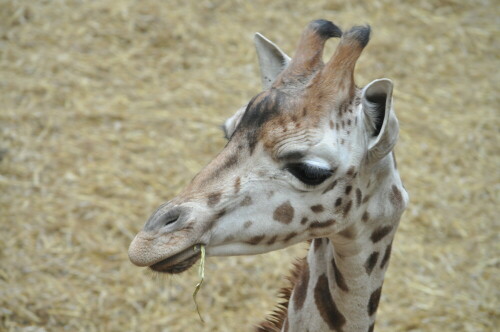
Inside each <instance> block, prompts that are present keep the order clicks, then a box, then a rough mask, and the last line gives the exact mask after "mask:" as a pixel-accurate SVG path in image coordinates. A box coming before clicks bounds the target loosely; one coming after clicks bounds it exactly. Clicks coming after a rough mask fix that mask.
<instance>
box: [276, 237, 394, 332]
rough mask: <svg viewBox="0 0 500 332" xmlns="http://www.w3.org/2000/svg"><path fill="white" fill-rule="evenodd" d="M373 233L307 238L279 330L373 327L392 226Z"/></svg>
mask: <svg viewBox="0 0 500 332" xmlns="http://www.w3.org/2000/svg"><path fill="white" fill-rule="evenodd" d="M375 232H376V231H375ZM379 232H380V228H379ZM386 232H387V231H386ZM373 234H374V233H370V235H368V237H372V236H373ZM377 236H378V237H380V236H382V238H380V239H379V238H378V237H376V238H375V240H376V241H375V242H373V241H370V240H369V241H366V239H364V241H362V240H361V239H363V238H364V237H363V236H362V235H359V238H356V239H346V238H345V237H344V236H342V235H335V236H332V237H330V238H319V239H315V240H314V241H313V242H312V243H311V246H310V248H309V252H308V255H307V258H306V261H304V265H303V269H302V272H301V274H300V276H299V277H298V280H297V282H296V284H295V287H294V289H293V291H292V296H291V301H290V304H289V307H288V314H287V318H286V320H285V322H284V325H283V331H289V332H291V331H308V330H309V331H331V330H333V331H337V332H351V331H373V326H374V323H375V313H376V311H377V307H378V302H379V299H380V294H381V290H382V283H383V280H384V274H385V270H386V268H387V265H388V260H389V256H390V252H391V243H392V239H393V232H392V229H391V230H390V231H389V232H387V233H386V234H383V233H379V234H378V235H377Z"/></svg>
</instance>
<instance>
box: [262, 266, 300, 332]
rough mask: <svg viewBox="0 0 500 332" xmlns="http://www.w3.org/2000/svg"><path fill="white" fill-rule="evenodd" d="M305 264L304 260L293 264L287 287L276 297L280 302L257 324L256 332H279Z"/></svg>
mask: <svg viewBox="0 0 500 332" xmlns="http://www.w3.org/2000/svg"><path fill="white" fill-rule="evenodd" d="M306 264H307V260H306V258H302V259H300V260H297V261H296V262H295V263H294V264H293V268H292V271H291V273H290V276H289V277H287V280H288V281H289V285H288V286H286V287H283V288H281V289H280V291H279V293H278V296H279V298H280V299H281V300H282V301H281V302H280V303H278V304H277V305H276V307H275V308H274V310H273V312H272V313H271V315H269V316H268V317H267V319H266V320H265V321H264V322H262V323H261V324H259V326H258V327H257V331H258V332H279V331H281V329H282V327H283V324H284V323H285V321H286V315H287V312H288V306H289V300H290V297H291V295H292V290H293V288H294V286H295V285H296V284H297V283H298V280H299V278H300V277H301V275H302V271H304V270H306V268H305V265H306Z"/></svg>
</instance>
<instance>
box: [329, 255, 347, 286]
mask: <svg viewBox="0 0 500 332" xmlns="http://www.w3.org/2000/svg"><path fill="white" fill-rule="evenodd" d="M332 267H333V273H334V274H335V282H336V283H337V286H338V287H339V288H340V289H341V290H343V291H344V292H348V291H349V287H347V284H346V282H345V279H344V276H343V275H342V273H341V272H340V270H339V268H338V266H337V263H336V262H335V258H332Z"/></svg>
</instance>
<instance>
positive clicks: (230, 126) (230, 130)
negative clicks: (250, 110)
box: [221, 105, 247, 140]
mask: <svg viewBox="0 0 500 332" xmlns="http://www.w3.org/2000/svg"><path fill="white" fill-rule="evenodd" d="M246 109H247V105H245V106H243V107H241V108H240V109H239V110H237V111H236V113H234V114H233V116H231V117H229V118H228V119H227V120H226V121H224V124H223V125H222V126H221V127H222V130H223V131H224V137H225V138H226V139H227V140H229V139H230V138H231V136H233V134H234V131H235V130H236V127H238V124H239V123H240V120H241V117H242V116H243V114H244V113H245V110H246Z"/></svg>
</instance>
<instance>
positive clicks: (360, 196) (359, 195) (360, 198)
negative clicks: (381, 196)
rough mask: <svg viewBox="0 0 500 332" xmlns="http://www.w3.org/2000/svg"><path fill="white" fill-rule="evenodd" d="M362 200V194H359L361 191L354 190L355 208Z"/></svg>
mask: <svg viewBox="0 0 500 332" xmlns="http://www.w3.org/2000/svg"><path fill="white" fill-rule="evenodd" d="M362 198H363V194H362V193H361V189H359V188H356V206H358V207H359V206H360V205H361V201H362Z"/></svg>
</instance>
